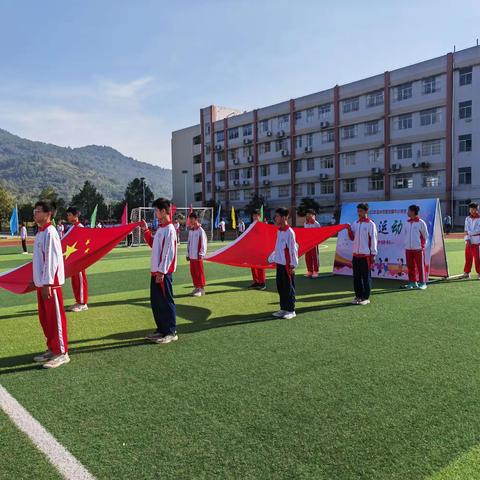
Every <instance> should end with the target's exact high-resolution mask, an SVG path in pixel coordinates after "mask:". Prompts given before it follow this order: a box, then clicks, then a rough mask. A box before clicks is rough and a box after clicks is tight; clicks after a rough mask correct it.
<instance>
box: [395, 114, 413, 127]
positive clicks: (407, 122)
mask: <svg viewBox="0 0 480 480" xmlns="http://www.w3.org/2000/svg"><path fill="white" fill-rule="evenodd" d="M412 126H413V122H412V114H411V113H406V114H405V115H399V116H398V117H397V128H398V129H399V130H407V129H408V128H412Z"/></svg>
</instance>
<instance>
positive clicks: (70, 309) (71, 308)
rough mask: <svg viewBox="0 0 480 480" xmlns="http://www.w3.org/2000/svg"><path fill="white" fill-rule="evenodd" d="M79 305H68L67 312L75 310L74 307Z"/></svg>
mask: <svg viewBox="0 0 480 480" xmlns="http://www.w3.org/2000/svg"><path fill="white" fill-rule="evenodd" d="M79 305H80V304H79V303H75V304H74V305H72V306H70V307H67V308H66V309H65V310H67V312H74V311H75V310H74V309H75V308H77V307H78V306H79Z"/></svg>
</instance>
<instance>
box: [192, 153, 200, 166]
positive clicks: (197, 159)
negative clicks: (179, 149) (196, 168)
mask: <svg viewBox="0 0 480 480" xmlns="http://www.w3.org/2000/svg"><path fill="white" fill-rule="evenodd" d="M193 163H195V164H198V163H202V155H201V154H200V153H199V154H198V155H194V156H193Z"/></svg>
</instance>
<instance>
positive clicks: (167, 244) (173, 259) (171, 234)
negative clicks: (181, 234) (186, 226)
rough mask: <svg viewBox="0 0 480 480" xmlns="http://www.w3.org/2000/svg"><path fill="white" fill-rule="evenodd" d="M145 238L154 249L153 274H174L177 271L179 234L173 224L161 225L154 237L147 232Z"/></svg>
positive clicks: (151, 262)
mask: <svg viewBox="0 0 480 480" xmlns="http://www.w3.org/2000/svg"><path fill="white" fill-rule="evenodd" d="M144 237H145V240H146V242H147V243H148V244H149V245H150V247H152V258H151V261H150V272H151V274H152V275H156V274H157V273H163V274H164V275H166V274H168V273H174V272H175V270H176V269H177V234H176V233H175V227H174V226H173V225H172V223H171V222H170V223H165V224H160V225H159V226H158V228H157V231H156V232H155V235H154V236H152V232H150V230H147V231H146V232H145V233H144Z"/></svg>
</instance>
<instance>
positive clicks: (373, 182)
mask: <svg viewBox="0 0 480 480" xmlns="http://www.w3.org/2000/svg"><path fill="white" fill-rule="evenodd" d="M368 189H369V190H383V177H370V178H369V179H368Z"/></svg>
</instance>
